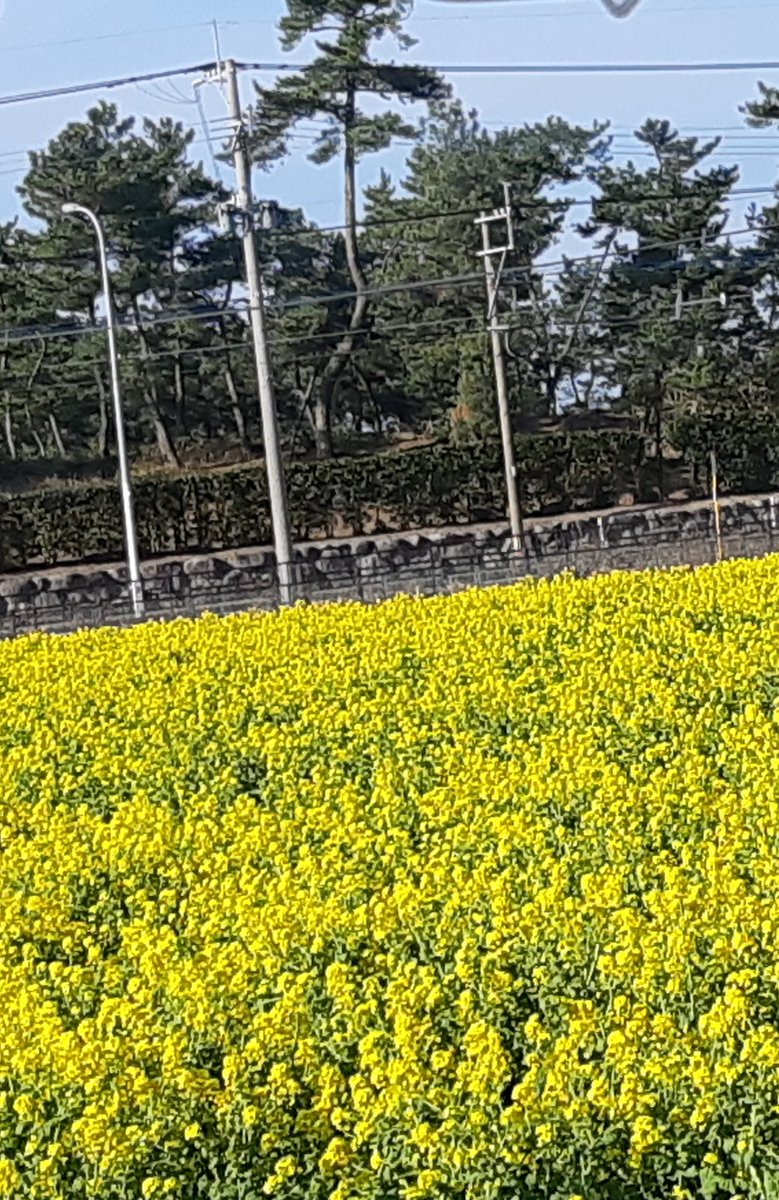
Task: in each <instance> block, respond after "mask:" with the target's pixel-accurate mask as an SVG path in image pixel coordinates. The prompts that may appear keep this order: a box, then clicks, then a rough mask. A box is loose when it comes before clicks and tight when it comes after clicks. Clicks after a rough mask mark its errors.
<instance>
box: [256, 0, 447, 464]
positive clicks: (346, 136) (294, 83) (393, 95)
mask: <svg viewBox="0 0 779 1200" xmlns="http://www.w3.org/2000/svg"><path fill="white" fill-rule="evenodd" d="M410 11H411V3H410V0H287V14H286V16H284V17H283V18H282V19H281V22H280V32H281V39H282V45H283V47H284V49H285V50H291V49H294V48H295V47H297V46H298V45H300V43H301V42H302V41H304V39H306V38H308V37H309V36H313V37H314V38H315V39H316V47H317V51H318V53H317V55H316V57H315V58H314V60H313V62H312V63H311V64H310V65H308V66H306V67H304V68H303V69H302V70H301V71H300V72H299V73H297V74H295V75H291V76H285V77H283V78H281V79H280V80H279V81H278V82H277V84H276V86H275V87H274V88H272V89H269V90H263V89H260V88H258V97H257V110H256V114H255V122H254V127H255V137H254V156H255V160H256V161H258V162H260V163H263V164H265V165H267V164H268V163H269V162H271V161H273V160H274V159H276V158H278V157H279V156H280V155H282V154H284V153H286V150H287V144H288V143H287V138H288V135H289V133H290V132H291V131H292V130H293V128H294V127H295V125H296V124H297V123H298V122H299V121H303V120H307V121H311V120H312V119H321V120H322V121H323V127H322V131H321V133H320V134H319V136H318V138H317V144H316V147H315V149H314V151H313V152H312V154H311V155H310V158H311V160H312V161H313V162H315V163H327V162H330V161H331V160H333V159H334V158H336V157H340V159H341V162H342V168H343V201H344V230H343V244H344V250H345V256H346V262H347V266H348V270H349V276H350V279H351V282H352V287H353V289H354V298H353V301H352V303H351V305H350V312H349V316H348V321H347V323H346V324H345V326H344V328H343V331H342V336H341V337H340V338H339V339H338V340H337V342H335V344H334V346H333V348H332V350H331V352H330V354H329V356H328V359H327V362H326V365H325V367H324V369H323V371H322V372H321V375H320V377H319V378H318V380H317V383H316V387H315V392H314V395H313V396H312V399H311V407H312V411H313V414H314V427H315V437H316V448H317V453H318V454H319V455H320V456H327V455H329V454H330V453H332V436H331V426H332V419H333V408H334V402H335V394H336V388H337V385H338V383H339V381H340V379H341V377H342V376H343V373H344V371H345V370H346V368H347V367H348V365H349V364H350V362H351V360H352V356H353V354H354V352H355V350H356V349H357V348H358V346H359V345H360V344H361V343H362V342H363V341H364V338H365V334H366V330H367V322H368V313H369V308H370V288H369V283H368V279H367V276H366V270H365V262H364V259H363V256H362V253H361V249H360V241H359V236H358V210H357V206H358V183H357V167H358V164H359V162H360V160H361V159H362V158H363V157H364V156H365V155H367V154H375V153H377V152H379V151H381V150H385V149H386V148H387V147H388V146H389V145H390V144H391V143H392V141H393V140H394V139H395V138H399V137H400V138H415V137H416V136H417V133H418V128H417V124H416V123H414V122H412V121H409V120H407V119H405V118H404V117H403V115H402V114H401V113H400V112H398V111H397V110H396V109H395V108H392V107H388V108H386V109H385V110H384V111H382V112H379V113H376V112H375V111H374V108H375V105H374V104H371V103H369V104H368V105H367V106H366V105H365V104H364V103H363V101H365V100H366V99H367V100H368V101H375V100H382V101H384V102H385V103H387V104H390V105H391V104H398V103H400V104H408V103H411V102H415V101H424V102H430V101H432V100H434V99H436V98H437V97H440V96H441V95H443V94H444V92H445V90H446V89H445V88H444V85H443V83H442V81H441V79H440V77H439V76H438V75H437V73H436V72H435V71H431V70H428V69H426V68H424V67H415V66H400V65H397V64H395V63H386V62H385V63H382V62H377V61H376V60H375V59H374V58H373V57H372V49H373V46H374V44H375V43H376V42H378V41H380V40H381V39H383V38H385V37H387V36H390V37H394V38H395V39H396V41H397V43H398V45H399V46H400V48H401V49H408V48H409V47H410V46H411V45H412V42H411V40H410V39H409V38H408V37H407V36H406V35H405V34H404V33H403V22H404V20H405V18H406V17H407V16H408V15H409V13H410ZM324 35H327V36H326V39H325V37H324Z"/></svg>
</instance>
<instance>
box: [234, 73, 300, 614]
mask: <svg viewBox="0 0 779 1200" xmlns="http://www.w3.org/2000/svg"><path fill="white" fill-rule="evenodd" d="M218 73H219V75H220V76H221V75H222V72H221V71H218ZM224 79H225V81H226V83H227V101H228V104H229V106H230V117H231V121H232V126H233V151H234V156H235V175H236V180H237V183H238V191H237V193H236V196H235V201H234V204H233V205H232V206H231V208H232V211H233V212H234V213H236V214H237V216H238V219H239V221H240V223H241V240H242V242H243V254H244V262H245V265H246V283H247V286H248V288H249V315H250V319H251V328H252V338H253V341H254V359H255V366H256V370H257V384H258V388H259V394H260V415H261V417H262V433H263V442H264V445H265V466H266V470H267V472H268V496H269V498H270V512H271V522H272V524H273V543H274V547H275V551H276V567H277V570H278V580H279V596H280V599H281V603H282V604H283V605H287V604H291V603H292V601H293V599H294V597H293V584H294V580H293V571H294V564H293V548H292V534H291V532H290V523H289V506H288V502H287V488H286V483H285V480H284V464H283V461H282V457H281V437H280V435H279V418H278V413H277V410H276V398H275V396H274V394H273V380H272V378H271V370H270V357H269V354H268V330H267V324H266V319H265V300H264V297H263V293H262V279H261V275H260V260H259V256H258V254H257V243H256V241H255V236H254V203H253V197H252V176H251V162H250V159H249V151H248V148H247V144H246V125H245V122H244V119H243V112H242V110H241V97H240V93H239V90H238V68H237V67H236V64H235V61H234V60H233V59H228V60H227V62H226V63H225V64H224Z"/></svg>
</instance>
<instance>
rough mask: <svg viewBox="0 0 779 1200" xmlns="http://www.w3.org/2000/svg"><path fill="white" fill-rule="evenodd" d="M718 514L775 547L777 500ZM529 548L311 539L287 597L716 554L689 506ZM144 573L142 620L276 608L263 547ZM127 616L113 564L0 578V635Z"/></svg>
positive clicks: (475, 539) (123, 580) (735, 529)
mask: <svg viewBox="0 0 779 1200" xmlns="http://www.w3.org/2000/svg"><path fill="white" fill-rule="evenodd" d="M720 511H721V534H722V539H723V548H724V551H725V553H726V554H727V555H728V556H738V555H757V554H765V553H769V552H770V551H771V550H773V549H774V548H775V547H776V548H777V549H779V497H773V496H762V497H752V498H748V499H734V500H728V501H726V502H724V503H723V504H722V506H721V510H720ZM526 546H527V555H526V556H523V555H521V554H517V553H516V552H514V551H513V550H512V545H511V539H510V537H509V531H508V529H507V527H506V526H505V525H485V526H476V527H469V528H465V527H459V528H451V529H439V530H426V531H421V532H415V533H407V534H386V535H382V536H378V537H375V538H361V539H342V540H339V541H333V542H313V543H309V544H306V545H301V546H298V547H297V549H296V563H295V575H296V581H295V591H294V598H295V599H300V600H322V599H336V598H351V597H355V598H359V599H364V600H375V599H380V598H382V597H384V596H389V595H392V594H394V593H396V592H398V591H420V592H424V593H432V592H442V591H450V590H456V589H457V588H461V587H465V586H472V585H479V584H487V583H502V582H508V581H511V580H516V579H519V578H522V577H523V576H525V575H552V574H556V573H558V572H559V571H562V570H575V571H577V572H579V573H582V574H589V573H592V572H594V571H605V570H614V569H636V568H640V567H650V566H671V565H676V564H683V563H689V564H691V565H697V564H699V563H704V562H711V561H713V560H714V559H715V557H716V538H715V522H714V511H713V507H712V505H711V504H706V503H695V504H688V505H685V506H683V507H676V508H665V509H633V508H624V509H612V510H609V511H608V512H604V513H599V514H584V515H570V516H564V517H558V518H543V519H539V520H536V521H532V522H529V523H528V524H527V526H526ZM143 576H144V593H145V599H146V605H147V613H148V615H149V616H150V617H166V616H172V615H177V614H193V615H194V614H195V613H198V612H203V611H207V610H211V611H222V612H226V611H237V610H240V609H245V608H254V607H257V608H273V607H275V606H276V605H277V604H278V600H279V596H278V588H277V582H276V564H275V557H274V554H273V551H272V550H271V549H269V548H268V547H258V548H251V549H242V550H234V551H223V552H220V553H219V554H216V555H195V556H188V557H167V558H160V559H157V560H152V561H150V562H147V563H145V564H144V567H143ZM129 613H130V605H129V595H128V588H127V572H126V569H125V567H124V566H122V565H119V564H117V565H112V566H96V567H92V566H83V567H79V568H78V569H74V570H67V569H65V568H58V569H57V570H53V571H48V572H39V573H33V572H29V573H15V574H13V575H6V576H3V577H0V635H3V636H13V635H14V634H15V633H18V632H22V631H24V630H26V629H34V628H42V629H55V630H58V629H67V628H73V627H77V626H81V625H92V624H104V623H114V622H123V621H125V620H127V619H129Z"/></svg>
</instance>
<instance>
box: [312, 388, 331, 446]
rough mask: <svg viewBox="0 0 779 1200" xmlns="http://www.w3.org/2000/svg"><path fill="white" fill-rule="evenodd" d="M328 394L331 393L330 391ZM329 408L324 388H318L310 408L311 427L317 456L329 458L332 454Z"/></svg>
mask: <svg viewBox="0 0 779 1200" xmlns="http://www.w3.org/2000/svg"><path fill="white" fill-rule="evenodd" d="M330 395H332V392H331V393H330ZM329 409H330V403H329V401H328V400H327V399H326V396H325V393H324V389H322V388H320V390H319V392H318V393H317V395H316V396H315V397H314V402H313V404H312V405H311V408H310V414H311V428H312V430H313V433H314V446H315V449H316V456H317V458H331V457H332V454H333V440H332V437H331V436H330V421H329Z"/></svg>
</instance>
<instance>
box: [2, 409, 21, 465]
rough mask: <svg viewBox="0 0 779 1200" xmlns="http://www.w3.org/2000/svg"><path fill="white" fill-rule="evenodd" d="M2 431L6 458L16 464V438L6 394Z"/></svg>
mask: <svg viewBox="0 0 779 1200" xmlns="http://www.w3.org/2000/svg"><path fill="white" fill-rule="evenodd" d="M3 430H4V433H5V444H6V446H7V447H8V457H9V458H10V459H11V461H12V462H16V459H17V457H18V454H17V450H16V438H15V437H14V423H13V418H12V416H11V402H10V399H9V396H8V393H7V392H6V394H5V399H4V403H3Z"/></svg>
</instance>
